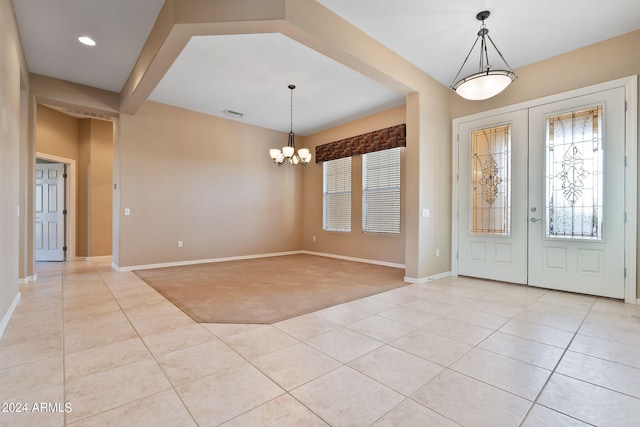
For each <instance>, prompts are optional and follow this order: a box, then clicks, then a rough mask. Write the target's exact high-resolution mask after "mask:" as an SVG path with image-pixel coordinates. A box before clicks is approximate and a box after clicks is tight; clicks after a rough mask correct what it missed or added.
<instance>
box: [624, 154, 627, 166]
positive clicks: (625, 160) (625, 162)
mask: <svg viewBox="0 0 640 427" xmlns="http://www.w3.org/2000/svg"><path fill="white" fill-rule="evenodd" d="M624 165H625V166H627V156H624Z"/></svg>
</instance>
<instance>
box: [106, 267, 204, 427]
mask: <svg viewBox="0 0 640 427" xmlns="http://www.w3.org/2000/svg"><path fill="white" fill-rule="evenodd" d="M98 274H99V275H100V278H101V279H102V280H103V283H104V285H105V287H106V288H107V290H108V291H109V293H110V294H111V297H112V298H113V300H114V301H115V302H116V304H118V307H120V310H121V311H122V314H124V316H125V317H126V318H127V320H128V322H129V324H130V325H131V328H132V329H133V330H134V331H135V333H136V335H137V336H138V339H139V340H140V342H141V343H142V345H143V346H144V347H145V348H146V349H147V352H148V353H149V356H151V358H152V359H153V361H154V362H155V364H156V366H157V367H158V368H159V369H160V372H162V375H164V377H165V379H166V380H167V382H168V383H169V385H170V387H171V390H173V392H174V393H175V395H176V396H177V397H178V399H179V400H180V403H182V406H183V407H184V409H185V411H187V413H188V414H189V416H190V417H191V419H192V420H193V422H194V423H195V425H198V422H197V421H196V419H195V417H194V415H193V414H192V413H191V411H190V410H189V407H188V406H187V405H186V404H185V402H184V400H183V399H182V396H180V393H178V391H177V390H176V386H175V385H174V384H173V382H171V379H170V378H169V376H168V375H167V373H166V371H165V370H164V368H163V367H162V365H161V364H160V362H158V359H157V358H156V356H155V354H154V353H153V352H152V351H151V349H150V348H149V347H148V346H147V343H146V342H145V341H144V339H143V338H142V336H141V335H140V333H139V332H138V330H137V329H136V327H135V326H134V324H133V322H132V321H131V319H130V318H129V316H128V315H127V312H126V310H125V309H124V308H123V307H122V305H120V301H118V298H116V296H115V295H114V294H113V291H112V290H111V287H110V286H109V285H108V284H107V283H106V282H105V281H104V278H103V276H102V274H100V272H98ZM143 283H144V282H143ZM145 285H146V286H149V285H148V284H146V283H145ZM163 297H164V296H163ZM195 323H196V324H198V323H197V322H195ZM203 329H206V328H204V327H203ZM207 332H210V331H207ZM152 335H153V334H152ZM167 390H169V389H167ZM162 391H164V390H160V391H157V392H154V393H152V394H149V395H147V396H143V397H141V398H140V399H136V400H134V401H131V402H127V403H124V404H122V405H120V406H124V405H127V404H130V403H133V402H137V401H140V400H142V399H146V398H147V397H149V396H153V395H154V394H157V393H160V392H162ZM111 409H114V408H111ZM111 409H109V410H111ZM105 412H106V411H105Z"/></svg>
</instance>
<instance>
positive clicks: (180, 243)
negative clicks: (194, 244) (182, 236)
mask: <svg viewBox="0 0 640 427" xmlns="http://www.w3.org/2000/svg"><path fill="white" fill-rule="evenodd" d="M178 247H179V248H181V247H182V240H178Z"/></svg>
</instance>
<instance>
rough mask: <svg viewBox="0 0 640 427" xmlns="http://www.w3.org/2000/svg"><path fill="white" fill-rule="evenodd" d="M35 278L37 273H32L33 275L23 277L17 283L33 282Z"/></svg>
mask: <svg viewBox="0 0 640 427" xmlns="http://www.w3.org/2000/svg"><path fill="white" fill-rule="evenodd" d="M36 280H38V273H36V274H34V275H33V276H27V277H23V278H22V279H20V280H18V284H20V285H26V284H27V283H29V282H35V281H36Z"/></svg>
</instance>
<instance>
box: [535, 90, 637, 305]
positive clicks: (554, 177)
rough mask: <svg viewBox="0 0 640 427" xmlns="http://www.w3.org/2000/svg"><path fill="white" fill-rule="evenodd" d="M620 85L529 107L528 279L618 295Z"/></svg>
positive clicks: (622, 136)
mask: <svg viewBox="0 0 640 427" xmlns="http://www.w3.org/2000/svg"><path fill="white" fill-rule="evenodd" d="M624 111H625V91H624V88H616V89H611V90H607V91H603V92H598V93H594V94H591V95H586V96H581V97H577V98H573V99H568V100H565V101H561V102H554V103H550V104H546V105H542V106H539V107H535V108H532V109H530V110H529V124H530V127H529V129H530V130H529V132H530V135H529V223H528V225H529V284H530V285H532V286H539V287H544V288H552V289H559V290H565V291H572V292H579V293H585V294H590V295H600V296H606V297H613V298H623V297H624V267H625V265H624V222H625V212H624V183H625V175H624V174H625V147H624V144H625V113H624Z"/></svg>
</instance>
